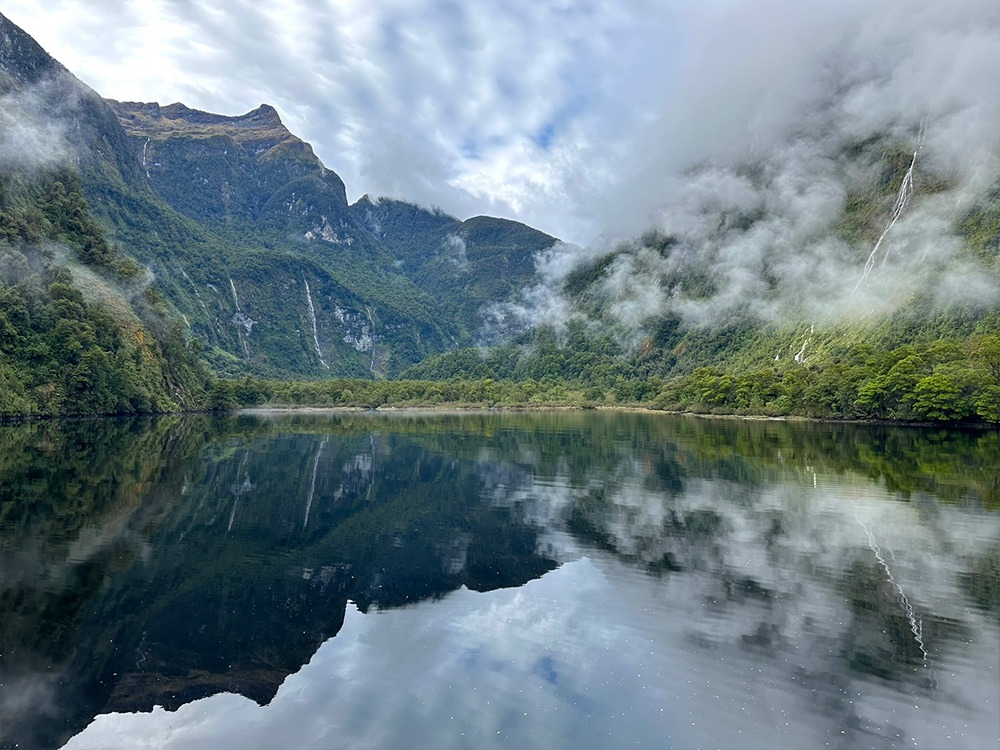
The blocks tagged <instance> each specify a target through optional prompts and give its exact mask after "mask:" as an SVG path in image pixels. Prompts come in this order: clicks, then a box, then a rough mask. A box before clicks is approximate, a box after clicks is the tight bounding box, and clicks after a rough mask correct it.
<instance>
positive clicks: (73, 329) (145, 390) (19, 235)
mask: <svg viewBox="0 0 1000 750" xmlns="http://www.w3.org/2000/svg"><path fill="white" fill-rule="evenodd" d="M0 67H2V70H3V73H2V75H0V101H2V106H0V416H9V415H26V414H54V413H61V414H80V413H103V414H107V413H112V414H114V413H122V412H135V411H164V410H173V409H178V408H183V407H187V408H191V407H198V406H201V405H203V404H204V403H205V399H206V395H207V393H206V392H207V389H208V387H209V382H208V373H207V371H206V370H204V368H203V367H202V366H201V365H200V364H199V363H198V361H197V352H196V351H195V350H194V349H192V348H191V347H189V345H188V342H186V341H185V338H184V335H183V332H182V331H181V329H180V327H179V326H178V325H176V324H175V323H174V322H173V321H172V320H171V319H170V315H169V310H168V309H167V307H166V306H165V305H164V304H163V300H162V297H161V296H160V295H159V294H158V293H157V292H155V291H154V290H152V289H150V288H149V287H148V285H147V279H146V277H145V274H144V273H143V271H142V269H141V268H140V266H138V265H137V264H136V263H135V261H134V260H132V259H131V258H129V257H127V256H125V255H123V254H122V253H120V252H119V250H118V248H117V247H116V246H115V245H113V244H111V243H109V242H108V240H107V237H106V236H105V233H104V232H103V230H102V229H101V227H100V226H99V225H98V224H97V223H96V222H95V221H94V219H93V217H92V215H91V213H90V211H89V208H88V206H87V203H86V201H85V199H84V196H83V193H82V190H81V184H80V176H79V172H78V171H77V169H76V168H74V165H73V163H72V160H71V158H70V154H72V153H73V150H72V149H73V145H74V143H75V142H77V139H86V138H87V137H88V129H89V125H88V124H87V123H90V122H92V120H89V119H88V116H89V115H92V114H93V113H94V112H95V111H96V112H100V107H101V105H100V100H99V99H96V95H93V93H92V92H89V90H87V89H85V88H83V87H76V85H75V84H74V80H73V79H72V77H71V76H69V74H68V73H66V71H65V70H64V69H62V68H61V67H60V66H59V65H58V64H57V63H55V62H54V61H53V60H51V58H49V57H48V56H46V55H45V54H44V52H42V51H41V49H40V48H39V47H38V46H37V45H36V44H35V43H34V42H33V41H32V40H31V38H30V37H28V36H27V35H26V34H24V33H23V32H21V31H20V30H19V29H17V28H16V27H14V26H12V25H11V24H9V23H8V22H7V21H6V19H3V18H2V17H0ZM70 94H74V95H76V96H77V98H78V102H79V108H78V109H77V110H76V111H77V114H78V115H79V116H80V119H79V120H78V122H77V124H78V125H79V127H77V128H73V129H70V130H68V131H66V132H63V131H61V130H59V129H57V128H55V127H54V126H53V121H52V120H51V118H49V117H48V116H47V112H48V105H49V104H51V103H52V102H53V101H54V102H56V104H57V105H58V104H59V103H65V100H64V97H66V96H68V95H70ZM95 102H96V104H95ZM105 145H107V144H105ZM77 165H79V167H80V169H87V170H89V171H91V172H92V173H97V172H102V171H115V170H117V169H118V168H119V164H118V163H117V162H116V161H115V159H114V154H113V150H112V149H110V148H107V149H104V150H101V149H97V150H94V151H89V152H87V153H86V158H85V159H84V158H81V159H79V160H77ZM121 166H124V165H121Z"/></svg>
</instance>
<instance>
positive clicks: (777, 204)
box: [491, 2, 1000, 341]
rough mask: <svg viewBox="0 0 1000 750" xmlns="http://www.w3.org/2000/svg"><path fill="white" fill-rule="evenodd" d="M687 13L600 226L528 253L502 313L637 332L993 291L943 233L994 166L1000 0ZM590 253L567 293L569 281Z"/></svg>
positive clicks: (869, 313)
mask: <svg viewBox="0 0 1000 750" xmlns="http://www.w3.org/2000/svg"><path fill="white" fill-rule="evenodd" d="M688 21H689V26H690V28H691V29H693V32H692V37H691V38H690V39H689V44H688V45H687V47H686V48H685V49H686V52H685V54H684V55H683V56H682V59H681V62H680V64H679V68H678V70H679V71H680V72H681V74H680V75H678V76H677V77H676V78H677V80H676V83H675V84H674V85H673V86H671V87H668V90H667V94H666V97H665V99H664V100H663V101H661V102H659V105H658V107H659V111H658V115H657V116H656V117H655V118H654V119H653V120H652V121H651V122H650V124H649V126H648V128H647V130H646V132H645V133H644V135H643V137H641V138H640V139H639V140H638V141H637V143H636V145H635V147H634V148H633V149H632V154H631V157H630V158H629V159H626V160H625V161H624V162H623V163H622V165H621V171H622V172H623V173H626V174H629V175H631V176H629V177H628V178H626V179H624V181H623V182H622V184H621V185H620V186H619V187H618V189H616V190H615V191H614V194H613V196H610V197H609V196H602V198H604V199H605V200H604V201H603V205H604V206H605V208H604V210H603V213H602V215H601V218H602V220H603V224H604V227H605V229H604V231H603V232H602V234H601V235H600V236H599V237H598V238H597V239H596V240H594V241H593V242H591V243H590V244H589V245H588V247H587V248H586V249H574V248H572V247H567V246H558V247H556V248H553V249H552V250H549V251H546V252H545V253H541V254H539V255H538V256H537V258H536V270H537V272H538V276H539V279H540V281H539V283H538V284H537V285H536V286H534V287H533V288H531V289H529V290H527V291H526V292H525V294H524V295H523V297H522V299H521V300H519V301H518V302H517V303H516V304H513V305H509V306H507V307H506V308H505V309H504V310H503V315H506V316H507V317H508V318H513V319H516V320H517V321H520V323H521V324H522V325H526V326H536V325H542V324H545V325H553V326H555V327H556V328H557V329H558V328H560V327H562V326H565V324H566V322H567V321H568V320H571V319H574V318H576V319H579V320H584V321H587V320H589V318H588V315H592V314H593V310H594V309H600V310H601V314H602V318H603V319H604V320H605V322H611V323H612V324H613V325H614V327H615V328H616V330H617V331H618V332H619V333H620V334H621V335H622V336H623V337H625V339H626V341H636V340H638V337H639V335H640V334H641V333H642V331H643V329H644V327H645V326H646V325H647V324H649V323H650V322H651V321H653V320H656V319H658V318H662V317H663V316H665V315H673V316H679V317H680V318H681V319H682V320H683V321H684V323H685V324H687V325H689V326H699V325H717V324H722V323H725V322H727V321H730V320H733V319H735V318H740V319H746V318H750V319H753V320H757V321H760V322H770V323H785V324H801V323H805V324H813V323H816V324H824V323H827V324H832V323H836V322H842V321H854V320H866V319H871V318H873V317H878V316H881V315H886V314H889V313H891V312H893V311H895V310H898V309H900V308H901V307H903V306H904V305H907V304H909V303H911V302H913V301H914V300H915V299H918V298H919V299H920V300H921V301H922V302H923V303H927V304H931V305H933V306H935V307H937V308H947V307H949V306H953V305H958V304H961V305H965V306H972V307H984V306H991V305H995V304H997V303H998V301H1000V291H998V289H997V285H996V283H995V279H993V278H989V277H987V276H984V275H983V273H982V268H981V266H979V265H978V264H977V262H976V261H975V259H974V258H973V257H972V256H971V254H970V253H969V252H968V251H967V249H966V248H965V245H964V241H963V240H962V238H961V237H960V236H959V235H958V233H957V229H958V225H959V223H960V222H961V220H962V219H963V218H964V217H965V216H966V215H967V214H968V212H969V211H970V210H971V209H972V208H973V207H974V206H975V205H976V203H977V201H980V200H982V198H983V196H984V195H985V193H986V191H987V190H988V189H989V188H990V187H991V186H992V185H994V184H995V182H996V180H997V177H998V173H1000V125H998V123H1000V86H998V85H997V83H998V81H1000V7H998V6H997V5H996V4H995V3H985V2H982V3H980V2H955V3H935V2H905V3H904V2H873V3H860V2H843V3H826V4H817V3H808V4H803V3H795V2H767V3H761V2H730V3H724V4H714V5H713V6H712V7H711V8H699V9H697V10H694V11H692V16H691V18H689V19H688ZM890 167H892V168H891V169H890ZM907 167H912V170H911V173H910V178H911V182H910V184H909V186H908V188H907V186H903V185H902V182H903V178H904V173H905V172H906V170H907ZM888 178H891V179H888ZM907 189H908V190H909V192H908V193H907V194H906V195H903V193H906V191H907ZM897 203H901V204H902V206H901V208H899V207H898V206H897V205H896V204H897ZM859 206H860V207H861V209H862V211H861V212H860V213H862V214H864V221H858V220H857V216H856V215H857V214H858V213H859V208H858V207H859ZM894 208H897V210H896V211H895V212H894ZM852 212H853V213H852ZM852 221H854V222H855V223H854V224H851V222H852ZM881 235H884V237H882V238H881V242H879V238H880V236H881ZM601 259H603V260H601ZM598 261H599V262H600V267H601V269H602V271H601V274H600V276H599V278H598V279H597V281H595V282H593V283H591V284H590V285H589V286H588V288H587V290H586V292H585V295H584V298H585V299H584V301H585V302H586V303H587V304H581V297H580V296H579V294H577V295H576V296H571V295H568V294H567V293H566V289H565V287H566V281H567V279H569V277H570V276H571V274H573V273H574V272H575V271H577V270H580V269H583V268H587V267H588V266H594V264H595V263H596V262H598ZM866 265H867V266H868V269H867V272H866ZM586 309H589V310H590V311H591V312H590V313H588V312H586ZM491 317H492V319H494V320H495V319H497V318H498V317H502V315H501V314H498V313H497V311H492V316H491Z"/></svg>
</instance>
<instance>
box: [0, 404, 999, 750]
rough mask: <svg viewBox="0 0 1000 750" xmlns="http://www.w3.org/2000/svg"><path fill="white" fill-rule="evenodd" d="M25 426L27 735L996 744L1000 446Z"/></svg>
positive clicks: (338, 422)
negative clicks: (136, 713) (164, 709)
mask: <svg viewBox="0 0 1000 750" xmlns="http://www.w3.org/2000/svg"><path fill="white" fill-rule="evenodd" d="M0 440H2V441H3V443H4V448H5V450H4V451H3V452H2V458H0V461H2V462H3V464H2V467H3V472H4V473H3V476H4V483H3V488H2V492H3V495H2V500H3V503H2V505H0V509H2V510H0V513H2V514H3V515H2V517H0V520H2V524H3V525H2V536H0V555H2V557H0V571H2V573H3V577H2V582H0V604H2V607H3V612H4V618H3V622H2V624H0V637H2V644H3V664H2V669H3V687H2V691H0V711H2V715H0V719H2V724H0V727H2V729H0V731H2V732H3V740H4V742H5V743H8V744H10V745H13V744H14V743H15V742H17V743H20V746H21V747H54V746H58V745H59V744H61V743H63V742H65V741H66V740H67V739H69V738H70V737H71V736H73V735H74V734H77V733H78V732H80V730H82V729H83V728H84V727H86V726H87V725H88V724H90V723H91V721H92V720H93V719H94V717H95V716H98V715H99V714H105V715H103V716H100V717H99V718H98V719H97V720H96V721H93V723H92V724H91V726H90V727H89V728H87V730H86V731H85V732H83V733H82V734H80V735H79V736H78V737H76V738H75V739H74V740H73V741H72V742H71V743H70V747H102V748H103V747H123V748H124V747H136V746H139V744H141V743H145V744H147V745H152V746H167V745H170V744H171V743H172V744H173V745H174V746H177V747H192V746H194V747H196V746H199V744H200V745H202V746H205V747H220V746H223V747H224V746H240V747H274V746H278V745H285V746H301V747H310V746H315V747H328V746H330V745H331V743H332V744H334V745H337V744H342V745H348V746H355V745H366V746H374V747H398V746H401V745H406V746H411V747H490V746H498V747H500V746H503V747H511V746H517V747H533V746H534V747H562V746H566V747H569V746H572V747H606V746H608V745H609V744H614V745H625V744H629V743H632V744H637V745H638V746H642V747H664V746H667V747H673V746H676V747H689V746H700V745H708V744H711V745H719V746H729V747H752V746H758V747H773V746H777V745H779V744H780V745H781V746H819V745H825V744H827V743H829V745H830V746H833V747H837V746H842V747H862V746H872V747H891V746H895V745H897V744H906V745H907V746H914V743H916V745H918V746H925V747H928V746H929V747H936V746H942V745H947V746H953V747H981V746H990V745H991V743H992V744H993V745H995V743H996V741H997V732H996V724H997V721H998V720H1000V719H998V717H1000V714H998V708H997V706H998V701H1000V687H997V685H998V682H1000V680H998V671H1000V670H998V665H997V664H996V662H997V654H998V653H1000V643H998V640H1000V636H998V630H1000V625H998V623H1000V594H998V591H1000V543H998V541H997V540H998V539H1000V514H998V513H997V511H996V509H997V507H998V505H1000V502H998V498H1000V494H998V493H1000V489H998V486H997V481H998V480H997V476H996V467H997V466H998V465H1000V445H998V440H997V434H996V433H943V432H921V431H917V430H892V429H888V428H862V427H857V426H815V425H789V424H760V423H740V422H708V421H705V420H694V419H675V418H668V417H663V416H653V415H630V414H612V415H609V414H559V415H553V414H531V415H466V416H460V417H459V416H413V415H397V416H392V417H376V416H371V415H349V416H338V417H332V418H331V417H323V416H305V415H296V416H291V417H289V416H282V417H243V418H239V419H227V420H211V419H208V418H191V419H184V420H166V421H164V420H161V421H158V422H153V423H150V422H111V421H94V422H59V423H46V424H35V425H26V426H20V427H17V428H9V429H8V428H4V430H3V431H2V432H0ZM335 635H336V636H337V637H336V638H333V636H335ZM303 665H305V666H303ZM289 675H292V676H290V677H289ZM209 696H214V697H209ZM241 696H242V697H241ZM199 699H200V700H199ZM258 704H259V705H258ZM154 706H163V707H166V708H167V709H168V711H163V710H161V709H157V710H156V711H154V712H153V713H151V714H141V715H135V714H130V713H127V712H134V711H149V710H150V709H151V708H153V707H154ZM115 712H117V713H115ZM109 713H110V715H107V714H109Z"/></svg>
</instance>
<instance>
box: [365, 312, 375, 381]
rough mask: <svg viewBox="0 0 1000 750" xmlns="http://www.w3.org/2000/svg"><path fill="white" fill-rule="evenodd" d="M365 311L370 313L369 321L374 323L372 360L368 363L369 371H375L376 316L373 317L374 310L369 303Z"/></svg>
mask: <svg viewBox="0 0 1000 750" xmlns="http://www.w3.org/2000/svg"><path fill="white" fill-rule="evenodd" d="M365 313H367V314H368V322H369V323H371V324H372V361H371V364H370V365H368V369H369V371H371V372H372V373H374V372H375V318H373V317H372V310H371V308H370V307H368V305H365Z"/></svg>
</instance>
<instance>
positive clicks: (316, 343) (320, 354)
mask: <svg viewBox="0 0 1000 750" xmlns="http://www.w3.org/2000/svg"><path fill="white" fill-rule="evenodd" d="M302 281H303V282H305V285H306V302H308V303H309V322H310V323H312V329H313V345H314V346H315V347H316V355H317V356H318V357H319V363H320V364H321V365H323V367H325V368H326V369H327V370H329V369H330V365H328V364H327V363H326V360H325V359H323V350H322V349H320V348H319V331H317V329H316V308H315V307H313V298H312V292H310V291H309V282H308V281H306V280H305V279H304V278H303V279H302Z"/></svg>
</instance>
